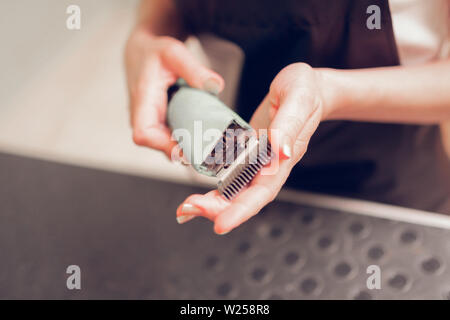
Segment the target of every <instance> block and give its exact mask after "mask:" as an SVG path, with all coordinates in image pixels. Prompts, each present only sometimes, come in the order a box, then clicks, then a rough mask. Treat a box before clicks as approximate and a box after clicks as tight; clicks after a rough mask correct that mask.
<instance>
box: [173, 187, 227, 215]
mask: <svg viewBox="0 0 450 320" xmlns="http://www.w3.org/2000/svg"><path fill="white" fill-rule="evenodd" d="M230 204H231V203H230V202H229V201H227V200H225V199H224V198H223V197H222V196H221V195H220V194H219V191H218V190H213V191H210V192H208V193H206V194H204V195H202V194H193V195H191V196H189V197H188V198H187V199H186V200H184V201H183V203H182V204H181V205H180V206H179V207H178V209H177V220H178V221H179V222H180V219H179V218H181V221H182V222H185V220H186V219H187V218H189V217H191V216H202V217H205V218H207V219H210V220H212V221H214V219H215V218H216V216H217V215H218V214H220V213H221V212H223V211H224V210H225V209H226V208H228V207H229V206H230Z"/></svg>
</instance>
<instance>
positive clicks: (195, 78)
mask: <svg viewBox="0 0 450 320" xmlns="http://www.w3.org/2000/svg"><path fill="white" fill-rule="evenodd" d="M162 58H163V62H164V64H165V65H166V66H167V68H169V69H170V70H171V71H172V72H174V73H175V74H176V75H178V76H179V77H181V78H183V79H184V80H185V81H186V82H187V83H188V84H189V85H190V86H191V87H194V88H198V89H203V90H206V91H209V92H211V93H213V94H218V93H219V92H221V91H222V90H223V88H224V84H225V82H224V80H223V78H222V77H221V76H220V75H219V74H218V73H216V72H214V71H212V70H210V69H208V68H206V67H205V66H203V65H202V64H201V63H200V62H199V61H198V60H197V59H196V58H195V57H194V55H193V54H192V53H191V52H190V51H189V50H188V48H187V47H186V46H185V45H184V44H183V43H182V42H180V41H178V40H175V39H171V40H170V41H168V42H167V44H166V48H164V49H163V54H162Z"/></svg>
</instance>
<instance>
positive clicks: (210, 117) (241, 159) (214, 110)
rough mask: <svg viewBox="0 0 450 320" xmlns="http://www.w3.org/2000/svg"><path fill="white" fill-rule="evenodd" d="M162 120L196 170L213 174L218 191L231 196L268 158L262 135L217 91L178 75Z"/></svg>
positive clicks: (266, 146)
mask: <svg viewBox="0 0 450 320" xmlns="http://www.w3.org/2000/svg"><path fill="white" fill-rule="evenodd" d="M168 99H169V102H168V110H167V122H168V125H169V127H170V129H171V130H172V132H173V136H174V137H175V139H177V141H178V143H179V145H180V147H181V149H182V150H183V155H184V157H185V159H186V160H187V161H189V163H190V164H192V166H193V167H194V168H195V170H196V171H198V172H199V173H202V174H205V175H208V176H213V177H217V178H218V179H219V180H218V184H217V187H218V190H219V192H220V193H221V194H222V195H223V196H224V197H225V198H227V199H228V200H231V199H233V198H234V197H235V196H236V195H237V194H238V193H239V192H240V191H241V190H242V189H243V188H244V187H245V186H246V185H248V184H249V183H250V181H251V180H252V179H253V178H254V177H255V176H256V174H257V173H258V172H259V171H260V170H261V168H262V167H263V166H265V165H267V164H268V163H269V162H270V159H271V158H272V151H271V147H270V143H269V142H268V139H267V136H266V135H264V136H260V137H259V138H258V137H257V136H256V133H255V132H254V130H253V129H252V127H251V126H250V125H249V124H248V123H247V122H246V121H244V120H243V119H242V118H241V117H240V116H239V115H238V114H237V113H235V112H234V111H233V110H231V109H230V108H229V107H227V106H226V105H225V104H224V103H223V102H222V101H220V100H219V99H218V97H217V96H215V95H213V94H210V93H208V92H206V91H203V90H199V89H195V88H191V87H189V86H188V85H187V84H186V83H185V82H184V81H183V80H182V79H180V80H178V81H177V83H176V84H175V85H173V86H172V87H170V88H169V91H168Z"/></svg>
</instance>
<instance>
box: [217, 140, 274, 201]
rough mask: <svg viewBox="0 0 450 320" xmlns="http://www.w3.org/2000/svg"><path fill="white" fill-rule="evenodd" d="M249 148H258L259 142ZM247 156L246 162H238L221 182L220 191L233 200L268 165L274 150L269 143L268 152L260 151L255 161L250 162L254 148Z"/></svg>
mask: <svg viewBox="0 0 450 320" xmlns="http://www.w3.org/2000/svg"><path fill="white" fill-rule="evenodd" d="M249 148H253V149H254V148H256V150H257V148H258V142H257V141H256V144H255V145H253V146H250V147H249ZM247 151H248V153H247V156H246V158H245V160H246V161H245V163H243V164H239V163H238V164H236V166H235V167H233V168H230V170H231V171H230V172H227V173H226V176H225V177H223V178H222V179H221V180H220V182H219V192H220V193H221V194H222V195H223V196H225V198H227V199H228V200H232V199H233V198H234V197H235V196H236V195H237V194H238V193H239V192H240V191H241V190H242V189H243V188H244V187H245V186H246V185H248V184H249V183H250V181H252V179H253V178H254V177H255V176H256V174H257V173H258V172H259V171H260V170H261V168H262V167H263V166H265V165H267V164H268V163H269V162H270V159H271V158H272V150H271V147H270V144H269V143H267V153H266V152H264V153H258V155H257V157H256V161H253V162H254V163H248V162H251V161H249V158H250V155H251V154H252V152H254V150H247Z"/></svg>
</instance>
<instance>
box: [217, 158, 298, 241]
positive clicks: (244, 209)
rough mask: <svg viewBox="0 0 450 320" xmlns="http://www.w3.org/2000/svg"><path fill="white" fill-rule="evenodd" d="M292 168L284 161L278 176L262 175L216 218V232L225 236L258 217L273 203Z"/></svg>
mask: <svg viewBox="0 0 450 320" xmlns="http://www.w3.org/2000/svg"><path fill="white" fill-rule="evenodd" d="M291 169H292V166H291V164H290V163H289V162H287V161H284V162H283V163H281V164H280V167H279V170H278V172H277V174H276V175H270V176H269V175H261V174H260V173H259V174H258V175H257V176H256V177H255V178H254V179H253V181H252V182H251V184H250V186H249V187H248V188H247V189H245V190H243V191H241V193H239V195H238V196H237V197H236V198H235V199H233V201H232V202H231V205H230V206H228V207H227V208H226V209H225V210H223V211H222V212H221V213H220V214H218V215H217V216H216V218H215V223H214V231H215V232H216V233H217V234H225V233H228V232H230V231H231V230H233V229H234V228H236V227H237V226H239V225H240V224H242V223H243V222H245V221H247V220H248V219H250V218H251V217H253V216H254V215H256V214H257V213H258V212H259V211H260V210H261V209H262V208H263V207H264V206H265V205H266V204H268V203H269V202H271V201H272V200H273V199H274V198H275V196H276V195H277V194H278V192H279V191H280V189H281V187H282V186H283V184H284V182H285V181H286V179H287V177H288V175H289V172H290V170H291Z"/></svg>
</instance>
